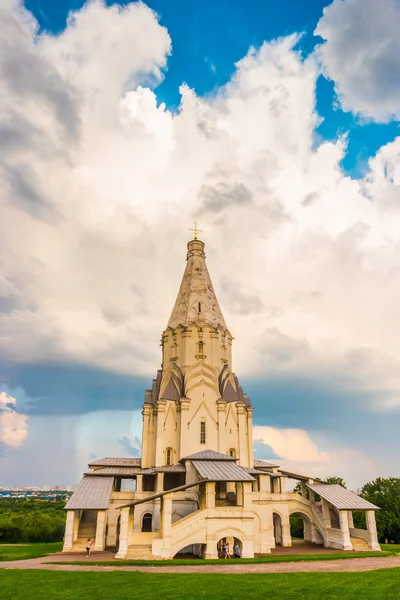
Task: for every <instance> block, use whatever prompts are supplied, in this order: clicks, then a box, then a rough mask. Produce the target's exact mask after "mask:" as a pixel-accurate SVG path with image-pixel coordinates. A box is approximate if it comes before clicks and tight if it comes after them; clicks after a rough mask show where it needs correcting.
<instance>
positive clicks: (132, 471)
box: [85, 467, 143, 477]
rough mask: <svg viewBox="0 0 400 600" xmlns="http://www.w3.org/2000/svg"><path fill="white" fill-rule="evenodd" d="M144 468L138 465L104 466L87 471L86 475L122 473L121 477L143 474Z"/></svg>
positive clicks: (101, 475)
mask: <svg viewBox="0 0 400 600" xmlns="http://www.w3.org/2000/svg"><path fill="white" fill-rule="evenodd" d="M142 473H143V470H142V469H137V468H136V467H104V468H103V469H96V470H95V471H87V472H86V473H85V475H89V476H96V477H98V476H100V477H103V476H106V475H121V477H124V476H125V477H129V476H134V475H141V474H142Z"/></svg>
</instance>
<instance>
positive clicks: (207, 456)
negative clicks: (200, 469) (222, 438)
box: [180, 448, 237, 462]
mask: <svg viewBox="0 0 400 600" xmlns="http://www.w3.org/2000/svg"><path fill="white" fill-rule="evenodd" d="M184 460H231V461H233V462H236V461H237V458H236V457H234V456H229V454H222V452H216V451H215V450H210V449H209V448H207V449H206V450H201V452H196V454H191V455H190V456H185V457H184V458H181V460H180V462H182V461H184Z"/></svg>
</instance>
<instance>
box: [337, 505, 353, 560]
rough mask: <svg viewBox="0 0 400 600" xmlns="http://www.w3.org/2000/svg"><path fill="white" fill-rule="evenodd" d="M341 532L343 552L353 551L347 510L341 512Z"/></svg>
mask: <svg viewBox="0 0 400 600" xmlns="http://www.w3.org/2000/svg"><path fill="white" fill-rule="evenodd" d="M339 520H340V531H341V532H342V544H343V550H353V546H352V545H351V540H350V531H349V520H348V518H347V511H346V510H339Z"/></svg>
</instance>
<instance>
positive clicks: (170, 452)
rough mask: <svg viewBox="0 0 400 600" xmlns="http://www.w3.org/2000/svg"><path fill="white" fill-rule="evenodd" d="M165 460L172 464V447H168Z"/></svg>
mask: <svg viewBox="0 0 400 600" xmlns="http://www.w3.org/2000/svg"><path fill="white" fill-rule="evenodd" d="M165 462H166V464H167V465H168V466H169V465H172V448H167V450H166V452H165Z"/></svg>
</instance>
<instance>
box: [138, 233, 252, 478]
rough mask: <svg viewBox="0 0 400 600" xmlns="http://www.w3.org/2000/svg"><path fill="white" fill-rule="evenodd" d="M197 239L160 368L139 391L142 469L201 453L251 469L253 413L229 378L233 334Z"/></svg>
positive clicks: (191, 245)
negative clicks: (141, 393) (147, 386)
mask: <svg viewBox="0 0 400 600" xmlns="http://www.w3.org/2000/svg"><path fill="white" fill-rule="evenodd" d="M197 233H198V230H196V229H195V230H194V234H195V235H194V239H193V240H191V241H190V242H189V243H188V246H187V257H186V261H187V262H186V269H185V272H184V274H183V278H182V282H181V286H180V288H179V292H178V296H177V299H176V302H175V305H174V308H173V310H172V314H171V316H170V319H169V321H168V325H167V328H166V329H165V331H164V332H163V334H162V365H161V369H160V370H159V371H158V373H157V377H156V379H154V380H153V385H152V389H151V390H147V391H146V392H145V399H144V405H143V435H142V468H147V467H155V466H162V465H174V464H177V463H178V462H179V460H180V459H182V458H184V457H186V456H189V455H192V454H195V453H198V452H201V451H203V450H214V451H216V452H220V453H223V454H228V455H230V456H234V457H237V459H238V464H240V465H242V466H245V467H252V466H253V439H252V411H253V409H252V407H251V405H250V400H249V398H248V396H246V394H244V393H243V390H242V388H241V387H240V385H239V381H238V379H237V377H236V375H235V374H234V373H233V372H232V335H231V333H230V331H229V329H228V327H227V325H226V323H225V319H224V317H223V315H222V311H221V308H220V306H219V304H218V300H217V297H216V295H215V291H214V288H213V285H212V282H211V278H210V275H209V273H208V269H207V265H206V260H205V258H206V256H205V253H204V242H202V241H201V240H199V239H197Z"/></svg>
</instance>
